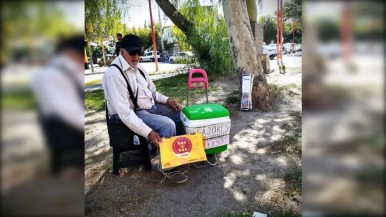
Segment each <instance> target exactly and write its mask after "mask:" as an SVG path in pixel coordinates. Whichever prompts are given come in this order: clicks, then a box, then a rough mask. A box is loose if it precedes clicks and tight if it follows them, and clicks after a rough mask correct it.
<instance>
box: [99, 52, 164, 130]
mask: <svg viewBox="0 0 386 217" xmlns="http://www.w3.org/2000/svg"><path fill="white" fill-rule="evenodd" d="M112 64H117V65H118V66H119V67H120V68H121V69H122V71H123V74H124V75H125V76H126V78H127V80H128V82H129V84H130V88H131V89H132V91H133V94H134V96H136V94H137V91H138V98H137V104H138V108H139V109H150V108H151V107H152V106H153V105H154V104H155V102H158V103H163V104H166V101H167V99H168V97H166V96H164V95H162V94H160V93H158V92H157V91H156V87H155V85H154V83H153V81H152V80H151V79H150V76H149V75H148V73H147V72H146V70H145V69H144V68H143V67H141V66H138V68H140V69H141V70H142V72H143V73H144V75H145V77H146V79H145V78H144V77H143V76H142V75H141V73H140V72H139V70H138V69H135V68H133V67H131V66H130V65H129V64H128V63H127V62H126V60H125V59H124V58H123V57H122V56H121V55H119V56H118V57H117V58H115V60H114V61H113V62H112ZM102 88H103V90H104V94H105V99H106V102H107V108H108V110H109V115H113V114H118V116H119V118H120V119H121V120H122V122H123V123H125V124H126V126H127V127H129V128H130V129H131V130H132V131H133V132H135V133H137V134H139V135H141V136H144V137H147V136H148V135H149V133H150V131H151V130H152V129H151V128H150V127H149V126H147V125H146V124H145V123H144V122H143V121H142V120H141V119H140V118H138V116H137V115H136V114H135V112H134V111H133V108H134V104H133V101H132V100H131V97H130V94H129V91H128V90H127V84H126V81H125V79H124V78H123V76H122V74H121V73H120V71H119V69H117V68H116V67H114V66H111V67H109V68H108V69H107V71H106V72H105V74H104V75H103V78H102Z"/></svg>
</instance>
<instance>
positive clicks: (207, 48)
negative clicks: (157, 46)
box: [156, 0, 233, 74]
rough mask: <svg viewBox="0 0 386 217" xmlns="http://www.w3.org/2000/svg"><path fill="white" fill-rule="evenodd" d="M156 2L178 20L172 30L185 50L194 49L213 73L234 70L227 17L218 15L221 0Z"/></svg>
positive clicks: (203, 66) (209, 71)
mask: <svg viewBox="0 0 386 217" xmlns="http://www.w3.org/2000/svg"><path fill="white" fill-rule="evenodd" d="M156 2H157V4H158V5H159V6H160V8H161V9H162V10H163V12H164V13H165V14H166V15H167V16H168V17H169V18H170V19H171V20H172V22H173V23H174V24H175V26H176V27H174V28H173V29H172V32H173V34H174V35H176V37H177V39H178V40H177V43H178V45H179V47H180V49H181V50H191V49H193V52H194V53H195V55H196V57H197V59H198V61H199V62H200V65H201V67H202V68H204V69H205V70H206V71H207V72H208V73H210V74H224V73H231V72H233V62H232V58H231V56H230V47H229V42H228V40H227V37H228V34H227V27H226V24H225V20H224V18H223V17H220V16H218V8H219V6H218V5H217V4H214V5H213V6H201V5H200V2H199V1H198V0H190V1H185V2H184V3H182V2H179V1H174V4H172V3H171V2H170V1H167V0H156ZM176 6H177V8H180V9H179V10H177V8H176Z"/></svg>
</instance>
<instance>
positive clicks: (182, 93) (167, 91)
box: [154, 74, 219, 105]
mask: <svg viewBox="0 0 386 217" xmlns="http://www.w3.org/2000/svg"><path fill="white" fill-rule="evenodd" d="M187 83H188V76H187V75H186V74H180V75H176V76H173V77H169V78H165V79H161V80H157V81H155V82H154V84H155V86H156V87H157V91H158V92H160V93H162V94H163V95H165V96H168V97H171V98H174V99H175V100H177V101H178V102H179V103H180V104H182V105H186V97H187V94H188V91H187V89H186V86H187ZM218 89H219V87H218V86H213V85H209V88H208V95H209V93H210V92H211V91H217V90H218ZM202 94H205V89H204V88H193V89H191V91H190V98H189V104H192V103H193V102H194V100H197V97H200V96H202ZM204 97H205V96H204Z"/></svg>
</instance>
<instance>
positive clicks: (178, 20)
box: [155, 0, 194, 37]
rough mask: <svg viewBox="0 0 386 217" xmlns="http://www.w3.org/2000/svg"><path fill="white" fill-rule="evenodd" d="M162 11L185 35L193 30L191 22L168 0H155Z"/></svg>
mask: <svg viewBox="0 0 386 217" xmlns="http://www.w3.org/2000/svg"><path fill="white" fill-rule="evenodd" d="M155 1H156V2H157V4H158V5H159V7H160V8H161V9H162V11H163V12H164V13H165V14H166V16H168V17H169V19H170V20H171V21H172V22H173V23H174V25H176V26H177V27H178V28H179V29H180V30H181V31H182V32H183V33H184V34H185V35H186V36H187V37H189V34H191V31H193V30H194V26H193V23H192V22H190V21H189V20H187V19H186V18H185V17H184V16H183V15H182V14H181V13H180V12H178V10H177V9H176V7H174V5H173V4H172V3H170V1H169V0H155Z"/></svg>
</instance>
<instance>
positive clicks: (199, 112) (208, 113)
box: [182, 104, 229, 120]
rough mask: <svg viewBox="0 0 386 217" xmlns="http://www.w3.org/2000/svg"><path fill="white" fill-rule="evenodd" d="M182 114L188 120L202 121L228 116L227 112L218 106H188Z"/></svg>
mask: <svg viewBox="0 0 386 217" xmlns="http://www.w3.org/2000/svg"><path fill="white" fill-rule="evenodd" d="M182 112H183V113H184V114H185V116H186V117H187V118H188V119H189V120H203V119H211V118H220V117H227V116H229V111H228V110H227V109H226V108H224V107H223V106H222V105H220V104H202V105H190V106H186V107H184V109H183V110H182Z"/></svg>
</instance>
